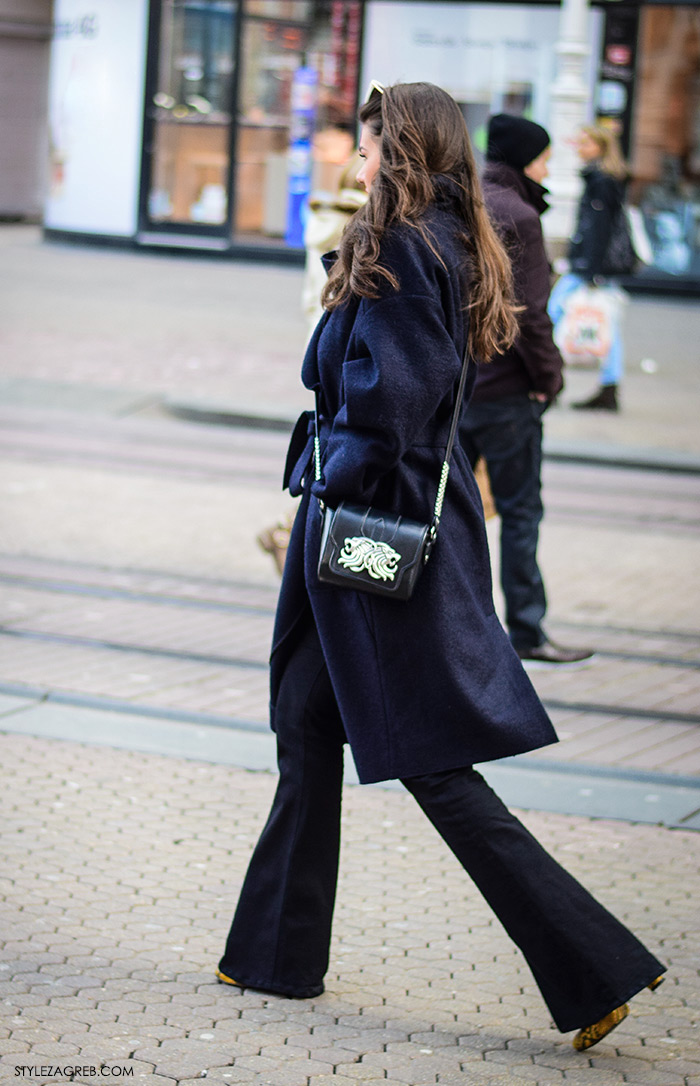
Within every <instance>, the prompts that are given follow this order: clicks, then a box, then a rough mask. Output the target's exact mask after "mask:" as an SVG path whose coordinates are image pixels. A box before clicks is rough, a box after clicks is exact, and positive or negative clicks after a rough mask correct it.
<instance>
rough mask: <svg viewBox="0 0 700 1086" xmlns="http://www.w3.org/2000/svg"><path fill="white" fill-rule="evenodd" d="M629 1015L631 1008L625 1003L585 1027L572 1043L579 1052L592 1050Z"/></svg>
mask: <svg viewBox="0 0 700 1086" xmlns="http://www.w3.org/2000/svg"><path fill="white" fill-rule="evenodd" d="M629 1013H630V1009H629V1007H628V1006H627V1004H626V1003H623V1004H622V1006H621V1007H616V1008H615V1010H614V1011H610V1014H606V1015H605V1017H604V1018H601V1019H600V1021H599V1022H594V1023H593V1025H592V1026H585V1027H584V1029H580V1030H579V1031H578V1033H577V1034H576V1036H575V1037H574V1039H573V1041H572V1042H571V1043H572V1044H573V1046H574V1048H575V1049H576V1051H577V1052H585V1050H586V1049H587V1048H592V1047H593V1045H597V1044H598V1041H602V1040H603V1037H607V1035H608V1034H609V1033H611V1032H612V1030H614V1029H615V1026H619V1025H620V1022H623V1021H624V1020H625V1018H626V1017H627V1015H628V1014H629Z"/></svg>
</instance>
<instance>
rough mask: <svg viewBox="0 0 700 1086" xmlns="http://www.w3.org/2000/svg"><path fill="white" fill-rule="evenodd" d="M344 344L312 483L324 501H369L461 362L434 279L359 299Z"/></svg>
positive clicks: (445, 390)
mask: <svg viewBox="0 0 700 1086" xmlns="http://www.w3.org/2000/svg"><path fill="white" fill-rule="evenodd" d="M352 344H353V347H354V350H353V352H352V356H351V357H349V358H348V359H346V361H345V362H344V364H343V374H342V405H341V407H340V409H339V411H338V413H337V414H336V416H335V418H334V419H333V423H332V428H331V431H330V434H329V436H328V440H327V443H326V445H325V448H324V450H323V465H322V468H323V478H322V479H321V480H320V481H316V482H315V483H314V484H313V487H312V489H313V493H314V494H315V495H316V496H317V497H318V498H320V499H321V500H323V501H327V502H328V503H329V504H330V505H333V504H335V503H337V502H338V501H342V500H346V501H347V500H355V501H371V499H372V494H373V491H374V489H375V487H376V484H377V482H378V481H379V480H380V478H381V477H382V476H383V475H384V474H385V473H386V472H388V471H390V470H391V469H392V468H393V467H395V465H396V464H398V462H399V461H400V460H401V458H402V456H403V455H404V453H405V452H406V450H407V449H408V448H409V447H410V446H411V444H413V443H414V441H415V440H416V438H417V436H418V435H419V434H420V433H421V431H422V430H423V429H424V427H425V425H426V424H427V423H428V422H429V420H430V419H431V418H432V417H433V416H434V415H435V413H436V412H437V410H438V408H439V406H440V404H441V403H442V401H443V400H444V399H445V398H446V397H448V396H450V394H451V393H452V392H453V389H454V386H455V383H456V381H457V379H458V377H459V373H460V369H461V358H460V355H459V353H458V347H457V345H456V344H455V342H454V341H453V339H452V338H451V336H450V334H449V332H448V329H447V326H446V322H445V313H444V310H443V306H442V304H441V301H440V291H439V289H438V287H437V285H436V289H435V291H430V292H429V293H421V294H404V293H403V292H398V293H395V294H392V295H390V296H389V297H385V298H382V299H380V300H378V301H376V302H369V303H363V304H362V305H361V306H360V310H359V312H358V319H357V321H356V325H355V334H354V335H353V337H352ZM459 346H460V347H461V344H460V345H459Z"/></svg>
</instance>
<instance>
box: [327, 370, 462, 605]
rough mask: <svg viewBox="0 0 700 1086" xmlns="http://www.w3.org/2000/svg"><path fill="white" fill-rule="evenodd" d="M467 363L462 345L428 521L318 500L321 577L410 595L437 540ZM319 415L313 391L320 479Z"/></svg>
mask: <svg viewBox="0 0 700 1086" xmlns="http://www.w3.org/2000/svg"><path fill="white" fill-rule="evenodd" d="M468 368H469V357H468V354H467V351H466V350H465V353H464V361H463V362H462V372H461V374H460V378H459V385H458V388H457V396H456V400H455V406H454V411H453V413H452V424H451V426H450V433H449V437H448V439H447V445H446V447H445V459H444V461H443V464H442V468H441V471H440V480H439V483H438V489H437V495H436V498H435V505H434V508H433V517H432V520H431V522H430V523H429V524H427V523H422V522H421V521H416V520H411V519H410V518H409V517H403V516H401V515H400V514H398V513H388V512H384V511H382V510H380V509H375V508H374V507H373V506H369V505H357V504H354V503H350V502H341V503H340V505H339V506H338V507H337V509H331V508H330V507H329V506H327V505H326V504H325V503H324V502H322V501H319V507H320V510H321V517H322V527H321V549H320V555H319V562H318V579H319V580H320V581H322V582H324V583H326V584H335V585H338V586H340V587H344V588H354V589H355V590H356V591H360V592H370V593H373V594H374V595H380V596H386V597H390V598H393V599H401V600H407V599H409V598H410V596H411V595H412V593H413V589H414V587H415V584H416V581H417V580H418V577H419V575H420V573H421V570H422V569H423V566H424V565H425V564H426V562H427V561H428V559H429V557H430V552H431V551H432V549H433V547H434V546H435V541H436V539H437V533H438V528H439V526H440V518H441V516H442V507H443V503H444V501H445V491H446V489H447V479H448V477H449V474H450V459H451V457H452V449H453V447H454V442H455V437H456V434H457V425H458V423H459V416H460V411H461V407H462V400H463V398H464V386H465V384H466V380H467V370H468ZM318 415H319V410H318V390H317V391H316V411H315V415H314V422H315V432H314V474H315V477H316V480H320V479H321V478H322V475H321V442H320V438H319V432H318Z"/></svg>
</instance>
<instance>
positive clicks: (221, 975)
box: [216, 969, 241, 988]
mask: <svg viewBox="0 0 700 1086" xmlns="http://www.w3.org/2000/svg"><path fill="white" fill-rule="evenodd" d="M216 979H217V980H218V981H220V982H221V983H222V984H232V985H233V987H234V988H240V987H241V986H240V984H239V983H238V981H237V980H234V979H233V977H227V976H226V974H225V973H222V972H221V970H220V969H217V970H216Z"/></svg>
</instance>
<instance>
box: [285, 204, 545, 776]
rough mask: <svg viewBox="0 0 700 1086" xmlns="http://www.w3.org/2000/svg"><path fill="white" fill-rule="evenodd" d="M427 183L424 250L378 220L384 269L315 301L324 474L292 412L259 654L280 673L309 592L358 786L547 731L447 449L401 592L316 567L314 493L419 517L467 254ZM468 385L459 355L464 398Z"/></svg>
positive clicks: (437, 464)
mask: <svg viewBox="0 0 700 1086" xmlns="http://www.w3.org/2000/svg"><path fill="white" fill-rule="evenodd" d="M451 206H452V205H451V203H450V200H449V194H448V197H445V196H444V195H443V198H442V199H438V200H437V201H436V203H435V204H434V205H432V206H431V208H430V210H429V211H428V213H427V215H426V218H425V223H426V225H427V226H428V228H429V230H430V232H431V235H432V239H433V247H434V248H435V249H436V250H437V252H439V254H440V255H439V256H437V255H436V253H435V252H433V251H432V248H431V246H430V245H429V244H427V243H426V241H425V240H424V239H423V238H422V237H421V235H420V234H419V232H418V231H417V230H416V229H415V228H413V227H410V226H403V225H401V226H395V227H392V228H391V229H390V230H389V231H388V232H387V234H386V235H385V237H384V238H383V240H382V246H381V253H380V263H381V264H382V265H383V266H385V267H387V268H390V269H391V270H392V271H393V272H394V274H395V275H396V276H397V278H398V279H399V282H400V289H399V290H398V291H397V290H395V289H393V288H392V287H391V286H389V285H388V284H387V285H380V287H379V291H380V296H379V297H378V298H376V299H354V300H352V301H351V302H349V303H347V304H346V305H344V306H342V307H339V308H337V309H335V310H333V312H332V313H330V314H329V313H325V314H324V316H323V318H322V319H321V321H320V323H319V326H318V327H317V329H316V332H315V334H314V336H313V337H312V340H311V342H310V344H309V347H308V350H307V353H306V357H305V359H304V364H303V369H302V379H303V382H304V384H305V385H306V386H307V388H309V389H313V390H315V391H317V392H318V394H319V396H320V404H321V411H320V438H321V460H322V476H323V478H322V480H321V481H319V482H315V481H314V471H313V462H312V461H313V457H312V446H313V442H312V432H313V422H312V419H311V417H310V416H309V413H306V416H302V419H301V420H300V422H299V424H297V430H296V431H295V434H294V435H293V438H292V443H291V445H290V454H289V456H288V460H287V472H286V476H285V483H286V485H289V488H290V491H291V492H292V493H293V494H295V493H296V494H298V493H300V492H301V493H302V494H303V498H302V502H301V504H300V507H299V511H298V513H297V517H296V520H295V523H294V527H293V530H292V536H291V539H290V544H289V550H288V553H287V560H286V564H285V570H284V576H283V580H282V587H281V592H280V599H279V605H278V611H277V619H276V624H275V633H274V639H273V648H272V659H271V695H272V696H271V702H272V726H273V728H274V727H275V719H274V713H275V701H276V697H277V691H278V689H279V682H280V678H281V675H282V672H283V670H284V667H285V665H286V662H287V660H288V659H289V655H290V651H291V649H292V648H293V646H294V643H295V627H296V626H297V623H298V622H299V620H300V619H301V617H302V616H303V615H304V613H305V612H306V613H307V614H308V610H307V609H308V607H309V605H310V607H311V611H312V612H313V619H314V621H315V623H316V627H317V629H318V633H319V637H320V641H321V646H322V649H323V654H324V657H325V660H326V663H327V666H328V671H329V674H330V679H331V683H332V685H333V689H334V692H335V695H336V698H337V701H338V705H339V708H340V713H341V717H342V720H343V724H344V727H345V732H346V735H347V738H348V741H349V743H350V747H351V750H352V754H353V757H354V760H355V764H356V767H357V772H358V775H359V778H360V780H361V781H362V783H365V784H367V783H371V782H374V781H380V780H387V779H391V778H404V777H412V776H419V775H421V774H423V773H430V772H437V771H440V770H447V769H454V768H457V767H460V766H466V765H471V764H472V763H474V762H483V761H489V760H491V759H496V758H502V757H506V756H508V755H513V754H519V753H521V752H523V751H528V750H532V749H534V748H536V747H541V746H544V745H545V744H548V743H552V742H554V741H556V735H555V733H554V730H553V728H552V725H551V723H550V721H549V719H548V717H547V715H546V713H545V711H544V709H543V707H542V705H541V703H540V701H539V699H538V697H537V695H536V693H535V691H534V690H533V688H532V686H531V684H530V681H529V680H528V678H527V675H526V674H525V672H524V670H523V667H522V665H521V663H520V660H519V659H518V657H517V655H516V653H515V652H514V651H513V649H512V647H511V645H510V642H509V640H508V636H507V634H506V633H505V631H504V629H503V627H502V626H501V624H500V623H499V621H498V618H497V617H496V614H495V613H494V608H493V600H492V585H491V573H490V564H489V554H488V547H487V541H486V533H485V528H484V519H483V513H482V506H481V499H480V496H479V491H478V488H477V486H476V483H475V481H474V476H473V474H472V471H471V469H470V467H469V464H468V462H467V459H466V457H465V456H464V454H463V453H462V451H461V449H459V448H455V450H454V452H453V459H452V466H451V472H450V477H449V482H448V486H447V494H446V499H445V504H444V508H443V515H442V521H441V524H440V531H439V534H438V539H437V543H436V545H435V547H434V549H433V552H432V555H431V558H430V561H429V562H428V564H427V566H426V567H425V569H424V571H423V573H422V575H421V577H420V578H419V580H418V583H417V585H416V588H415V591H414V594H413V596H412V598H411V599H410V600H408V601H405V602H401V601H397V600H391V599H383V598H381V597H379V596H372V595H368V594H366V593H362V592H355V591H354V590H351V589H350V590H349V589H345V588H339V587H336V586H333V585H327V584H321V583H320V582H319V581H318V577H317V565H318V555H319V543H320V528H321V517H320V513H319V506H318V501H317V499H319V498H320V499H322V500H323V501H325V502H327V503H328V504H329V505H331V506H333V505H334V504H337V503H338V502H339V501H340V500H342V499H345V500H349V501H359V502H368V503H372V504H374V505H375V506H377V507H378V508H380V509H386V510H392V511H396V512H400V513H402V514H403V515H405V516H409V517H413V518H415V519H417V520H423V521H429V520H430V518H431V515H432V510H433V504H434V500H435V495H436V492H437V487H438V480H439V476H440V468H441V465H442V461H443V459H444V452H445V445H446V442H447V437H448V433H449V427H450V421H451V415H452V410H453V406H454V396H455V394H456V386H457V383H458V380H459V375H460V370H461V365H462V356H463V352H464V348H465V341H466V332H467V316H466V311H465V308H464V298H465V297H468V290H469V279H470V272H469V264H468V261H467V259H466V255H465V248H464V245H463V244H462V243H460V241H459V240H458V234H459V233H460V231H461V230H462V224H461V223H460V221H459V220H458V218H457V216H456V215H455V213H454V211H453V210H451ZM473 383H474V367H473V365H471V366H470V374H469V377H468V384H467V389H468V392H467V398H468V394H469V392H470V390H471V387H472V386H473Z"/></svg>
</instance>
